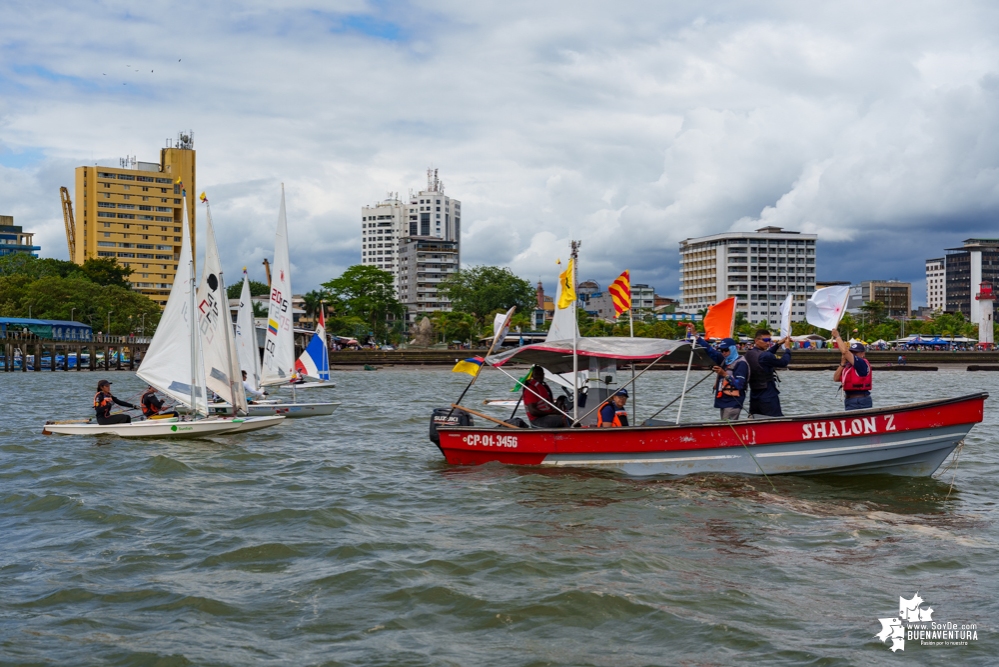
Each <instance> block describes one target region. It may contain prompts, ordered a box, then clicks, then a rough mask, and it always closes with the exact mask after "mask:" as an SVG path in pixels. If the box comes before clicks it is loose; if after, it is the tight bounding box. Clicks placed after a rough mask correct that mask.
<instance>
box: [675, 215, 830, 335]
mask: <svg viewBox="0 0 999 667" xmlns="http://www.w3.org/2000/svg"><path fill="white" fill-rule="evenodd" d="M817 239H818V236H816V235H815V234H801V233H800V232H791V231H786V230H784V229H781V228H780V227H763V228H761V229H758V230H756V231H755V232H726V233H723V234H714V235H712V236H703V237H700V238H694V239H686V240H684V241H681V242H680V293H681V297H680V310H681V311H683V312H688V313H696V312H697V311H699V310H702V309H704V308H707V307H708V306H711V305H712V304H715V303H717V302H719V301H721V300H722V299H727V298H728V297H730V296H734V297H736V299H737V306H736V310H737V311H738V312H742V313H744V314H745V316H746V319H748V320H749V321H750V322H753V323H754V324H755V323H757V322H760V321H762V320H767V321H768V322H779V318H780V306H781V303H783V301H784V298H785V297H786V296H787V294H788V293H792V294H794V305H793V306H792V309H791V315H792V318H793V319H795V320H800V319H803V318H804V316H805V301H807V300H808V297H809V296H810V295H811V294H812V292H814V291H815V241H816V240H817Z"/></svg>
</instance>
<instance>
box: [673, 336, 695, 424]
mask: <svg viewBox="0 0 999 667" xmlns="http://www.w3.org/2000/svg"><path fill="white" fill-rule="evenodd" d="M687 333H688V334H689V333H690V329H687ZM694 334H695V336H694V340H692V341H690V356H688V357H687V374H686V375H684V376H683V391H682V392H681V393H680V405H679V407H677V409H676V423H677V424H679V423H680V415H681V414H682V413H683V397H684V396H686V395H687V382H689V381H690V367H691V365H692V364H693V363H694V347H695V346H696V345H697V336H696V334H697V329H696V327H695V328H694Z"/></svg>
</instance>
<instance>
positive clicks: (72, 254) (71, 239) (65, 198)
mask: <svg viewBox="0 0 999 667" xmlns="http://www.w3.org/2000/svg"><path fill="white" fill-rule="evenodd" d="M59 196H60V198H61V199H62V219H63V221H64V222H65V223H66V245H67V246H68V247H69V261H71V262H75V261H76V223H75V221H74V220H73V202H72V201H70V198H69V188H67V187H65V186H62V187H60V188H59Z"/></svg>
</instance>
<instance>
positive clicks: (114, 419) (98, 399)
mask: <svg viewBox="0 0 999 667" xmlns="http://www.w3.org/2000/svg"><path fill="white" fill-rule="evenodd" d="M115 403H117V404H118V405H120V406H122V407H126V408H135V406H134V405H132V404H131V403H129V402H128V401H122V400H119V399H118V398H116V397H114V396H112V395H111V383H110V382H109V381H108V380H101V381H100V382H98V383H97V393H96V394H94V412H96V413H97V423H98V424H100V425H101V426H104V425H106V424H131V423H132V418H131V417H129V416H128V415H126V414H121V413H119V414H116V415H112V414H111V408H113V407H114V404H115Z"/></svg>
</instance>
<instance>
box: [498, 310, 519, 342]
mask: <svg viewBox="0 0 999 667" xmlns="http://www.w3.org/2000/svg"><path fill="white" fill-rule="evenodd" d="M515 310H517V306H513V307H512V308H510V310H508V311H506V313H505V314H504V313H496V317H494V318H493V345H494V346H496V345H502V344H503V339H504V338H506V335H507V334H508V333H510V319H511V318H512V317H513V313H514V311H515Z"/></svg>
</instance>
